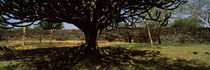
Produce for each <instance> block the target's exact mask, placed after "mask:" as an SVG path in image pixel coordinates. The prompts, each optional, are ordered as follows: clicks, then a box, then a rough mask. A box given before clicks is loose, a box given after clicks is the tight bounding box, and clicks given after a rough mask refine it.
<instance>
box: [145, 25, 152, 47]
mask: <svg viewBox="0 0 210 70" xmlns="http://www.w3.org/2000/svg"><path fill="white" fill-rule="evenodd" d="M149 23H150V22H149V21H147V22H146V27H147V32H148V36H149V40H150V46H151V47H153V41H152V36H151V33H150V28H149V25H148V24H149Z"/></svg>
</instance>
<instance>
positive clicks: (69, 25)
mask: <svg viewBox="0 0 210 70" xmlns="http://www.w3.org/2000/svg"><path fill="white" fill-rule="evenodd" d="M63 25H64V29H78V28H77V27H76V26H74V25H73V24H69V23H65V22H64V23H63Z"/></svg>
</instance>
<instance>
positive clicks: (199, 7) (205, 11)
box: [176, 0, 210, 27]
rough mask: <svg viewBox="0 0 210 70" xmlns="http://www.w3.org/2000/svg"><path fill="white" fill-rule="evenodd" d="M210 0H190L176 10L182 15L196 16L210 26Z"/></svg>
mask: <svg viewBox="0 0 210 70" xmlns="http://www.w3.org/2000/svg"><path fill="white" fill-rule="evenodd" d="M209 3H210V0H190V1H189V2H188V3H186V4H185V5H183V6H181V7H179V8H178V9H177V10H176V12H177V14H181V15H183V14H184V15H191V16H195V17H196V18H197V19H200V20H202V21H203V22H204V23H206V26H207V27H210V18H209V16H210V4H209Z"/></svg>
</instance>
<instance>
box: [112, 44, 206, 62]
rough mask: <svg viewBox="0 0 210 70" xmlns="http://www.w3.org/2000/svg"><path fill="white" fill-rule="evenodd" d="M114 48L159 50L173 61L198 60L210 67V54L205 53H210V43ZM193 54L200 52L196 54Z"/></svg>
mask: <svg viewBox="0 0 210 70" xmlns="http://www.w3.org/2000/svg"><path fill="white" fill-rule="evenodd" d="M113 47H125V48H130V49H139V50H157V51H160V52H161V54H162V55H161V56H162V57H169V58H172V59H187V60H198V61H200V62H205V63H207V64H208V65H210V60H209V59H210V54H205V52H210V43H204V44H200V43H190V42H188V43H185V44H180V43H176V42H175V43H163V44H154V47H150V44H149V43H132V44H131V43H127V44H121V45H114V46H113ZM193 52H198V54H194V53H193Z"/></svg>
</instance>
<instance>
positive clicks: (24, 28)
mask: <svg viewBox="0 0 210 70" xmlns="http://www.w3.org/2000/svg"><path fill="white" fill-rule="evenodd" d="M23 26H24V23H23ZM25 34H26V27H23V38H22V41H23V45H25Z"/></svg>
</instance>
